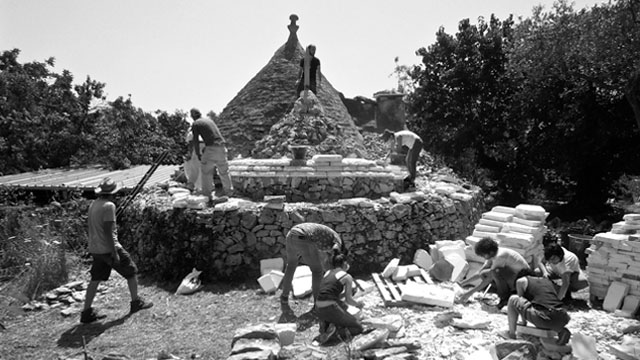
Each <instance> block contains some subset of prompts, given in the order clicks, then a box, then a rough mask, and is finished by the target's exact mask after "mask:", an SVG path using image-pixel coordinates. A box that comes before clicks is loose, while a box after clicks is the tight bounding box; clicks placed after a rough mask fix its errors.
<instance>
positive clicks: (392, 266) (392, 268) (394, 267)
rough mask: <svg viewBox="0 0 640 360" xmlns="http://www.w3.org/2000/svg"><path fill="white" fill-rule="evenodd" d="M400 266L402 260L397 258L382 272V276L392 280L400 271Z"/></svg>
mask: <svg viewBox="0 0 640 360" xmlns="http://www.w3.org/2000/svg"><path fill="white" fill-rule="evenodd" d="M399 265H400V259H398V258H395V259H393V260H391V261H389V263H388V264H387V267H385V268H384V271H383V272H382V276H383V277H386V278H390V277H391V276H393V274H395V272H396V270H398V266H399Z"/></svg>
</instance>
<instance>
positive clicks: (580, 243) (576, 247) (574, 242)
mask: <svg viewBox="0 0 640 360" xmlns="http://www.w3.org/2000/svg"><path fill="white" fill-rule="evenodd" d="M567 237H568V238H569V244H568V245H569V246H568V248H569V251H571V252H572V253H574V254H576V256H577V257H578V260H580V267H581V268H584V267H585V266H587V255H586V254H585V250H586V249H587V248H588V247H589V246H590V244H591V240H593V236H589V235H583V234H568V235H567Z"/></svg>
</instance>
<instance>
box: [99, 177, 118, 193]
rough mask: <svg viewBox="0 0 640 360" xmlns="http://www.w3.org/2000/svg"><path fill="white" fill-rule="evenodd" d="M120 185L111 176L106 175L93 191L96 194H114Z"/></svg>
mask: <svg viewBox="0 0 640 360" xmlns="http://www.w3.org/2000/svg"><path fill="white" fill-rule="evenodd" d="M121 187H122V185H121V184H117V183H116V182H115V181H113V180H112V179H111V178H109V177H106V178H104V179H102V182H101V183H100V184H99V185H98V187H97V188H96V189H95V192H96V194H98V195H101V194H115V193H117V192H118V190H120V188H121Z"/></svg>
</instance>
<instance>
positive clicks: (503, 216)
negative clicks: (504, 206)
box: [482, 211, 513, 222]
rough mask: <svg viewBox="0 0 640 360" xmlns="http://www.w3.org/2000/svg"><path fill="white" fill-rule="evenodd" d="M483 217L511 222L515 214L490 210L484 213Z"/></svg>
mask: <svg viewBox="0 0 640 360" xmlns="http://www.w3.org/2000/svg"><path fill="white" fill-rule="evenodd" d="M482 218H483V219H488V220H494V221H500V222H510V221H511V219H513V215H511V214H505V213H503V212H497V211H488V212H486V213H483V214H482Z"/></svg>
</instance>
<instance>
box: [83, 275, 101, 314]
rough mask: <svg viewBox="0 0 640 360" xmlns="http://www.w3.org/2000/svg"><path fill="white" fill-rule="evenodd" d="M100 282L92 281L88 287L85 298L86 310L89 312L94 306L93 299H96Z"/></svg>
mask: <svg viewBox="0 0 640 360" xmlns="http://www.w3.org/2000/svg"><path fill="white" fill-rule="evenodd" d="M99 284H100V281H90V282H89V285H88V286H87V293H86V294H85V296H84V310H89V309H90V308H91V305H93V299H94V298H95V297H96V292H98V285H99Z"/></svg>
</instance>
